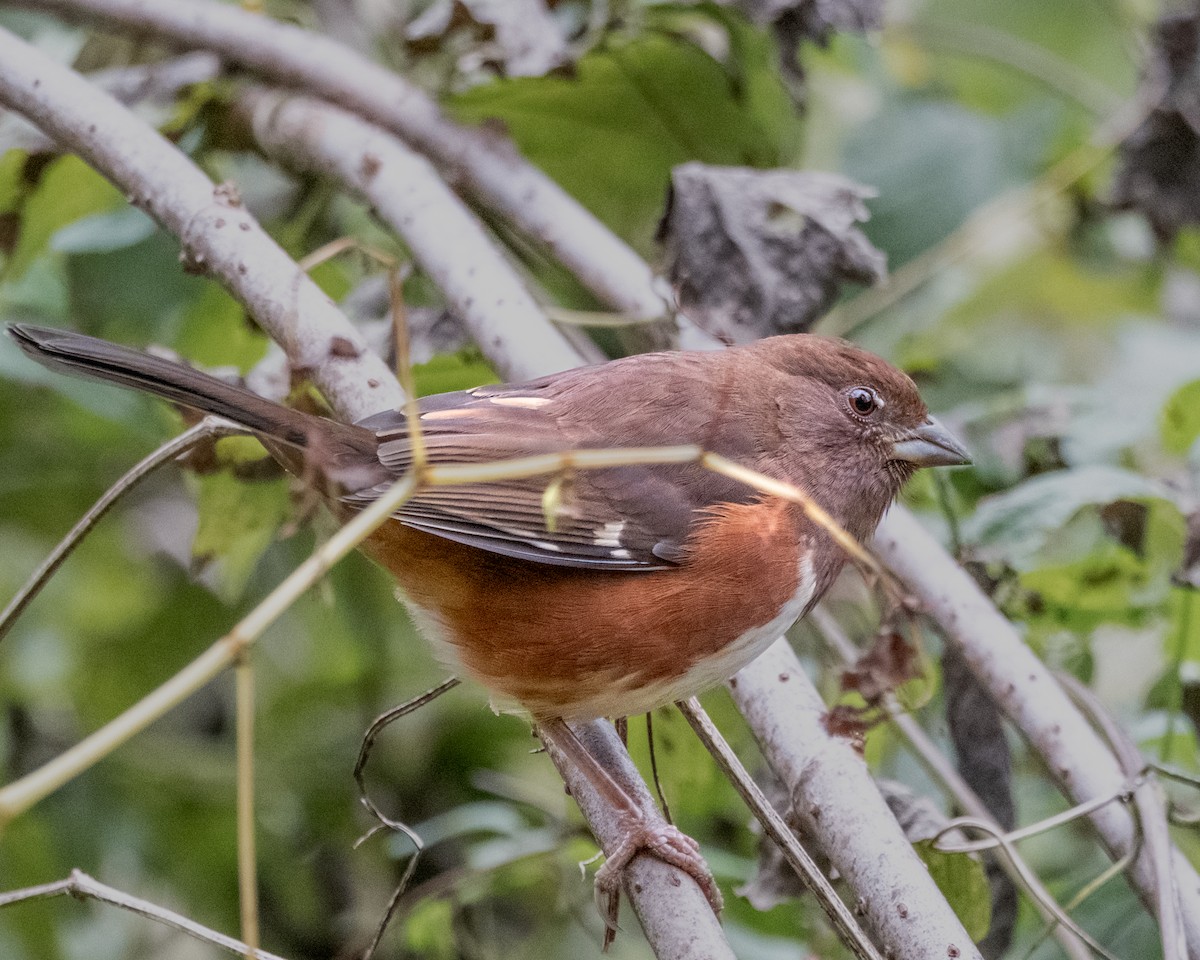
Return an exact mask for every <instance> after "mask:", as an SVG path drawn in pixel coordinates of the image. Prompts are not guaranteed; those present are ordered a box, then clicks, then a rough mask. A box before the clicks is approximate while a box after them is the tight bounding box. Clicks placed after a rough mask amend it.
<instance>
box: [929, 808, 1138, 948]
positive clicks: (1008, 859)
mask: <svg viewBox="0 0 1200 960" xmlns="http://www.w3.org/2000/svg"><path fill="white" fill-rule="evenodd" d="M962 830H978V831H979V832H980V833H986V834H988V835H989V836H990V837H991V840H989V841H985V843H986V844H987V846H984V847H982V848H981V849H985V850H999V851H1000V852H1001V854H1002V857H1001V859H1002V861H1003V862H1005V863H1007V864H1008V865H1009V866H1010V867H1011V868H1012V869H1013V870H1015V871H1016V872H1017V873H1018V874H1019V875H1020V883H1021V885H1022V886H1024V887H1026V888H1032V887H1034V886H1036V885H1038V879H1037V876H1036V875H1035V874H1034V872H1033V871H1032V870H1031V869H1030V868H1029V865H1028V864H1027V863H1025V860H1024V859H1023V858H1022V857H1021V855H1020V854H1019V853H1018V852H1017V848H1016V845H1015V842H1014V837H1013V835H1012V834H1006V833H1004V831H1003V830H1000V829H999V828H998V827H997V825H996V824H995V822H994V821H992V820H990V819H989V820H980V819H977V818H976V817H956V818H955V819H954V820H951V821H950V822H949V823H947V824H946V825H945V826H944V827H943V828H942V829H941V830H939V831H938V832H937V833H936V834H934V836H933V843H934V845H935V847H936V848H937V849H938V850H941V851H942V852H943V853H959V854H962V855H964V856H965V855H966V852H965V850H964V846H963V845H962V844H959V843H951V844H943V843H941V839H942V837H944V836H945V835H946V834H948V833H951V832H959V831H962ZM1106 872H1107V871H1106ZM1041 906H1043V907H1045V908H1047V909H1049V910H1050V911H1051V914H1050V917H1049V918H1048V919H1049V922H1048V923H1047V926H1046V934H1047V935H1048V934H1050V933H1052V932H1054V931H1056V930H1058V929H1059V928H1060V927H1061V928H1062V929H1063V930H1065V931H1068V932H1070V933H1071V934H1072V935H1073V936H1075V937H1078V938H1079V939H1080V940H1082V941H1083V942H1084V943H1085V944H1087V946H1088V948H1089V949H1091V950H1093V951H1095V952H1096V953H1098V954H1099V955H1100V956H1102V957H1104V958H1105V960H1117V958H1116V957H1115V956H1113V955H1112V954H1111V953H1109V952H1108V951H1107V950H1106V949H1104V947H1103V946H1101V945H1100V943H1099V942H1097V941H1096V939H1095V938H1094V937H1092V935H1091V934H1089V933H1088V932H1087V931H1086V930H1084V929H1083V928H1082V927H1081V926H1079V924H1077V923H1076V922H1075V921H1074V920H1073V919H1072V918H1071V915H1070V914H1069V913H1067V912H1066V910H1064V909H1063V908H1062V907H1060V906H1059V905H1058V904H1057V903H1055V902H1053V901H1051V902H1049V903H1043V904H1041Z"/></svg>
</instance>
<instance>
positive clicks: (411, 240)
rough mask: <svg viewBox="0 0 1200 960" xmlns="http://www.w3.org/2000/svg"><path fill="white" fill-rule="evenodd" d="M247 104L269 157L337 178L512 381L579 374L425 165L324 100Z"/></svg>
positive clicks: (255, 96) (242, 100) (264, 97)
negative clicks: (393, 235)
mask: <svg viewBox="0 0 1200 960" xmlns="http://www.w3.org/2000/svg"><path fill="white" fill-rule="evenodd" d="M238 103H239V106H240V109H241V111H242V112H243V113H244V114H245V116H246V119H247V121H248V123H249V126H250V128H251V129H252V131H253V133H254V137H255V140H256V141H257V142H258V144H259V145H260V146H261V147H262V148H263V150H264V151H265V152H266V153H267V154H268V155H269V156H271V157H272V158H273V159H275V160H277V161H279V162H280V163H282V164H283V165H284V166H287V167H290V168H291V169H293V170H297V171H300V172H304V173H321V174H324V175H326V176H329V177H332V178H334V179H335V180H337V181H338V182H339V183H340V184H341V185H342V186H344V187H345V188H346V189H348V190H350V191H351V192H352V193H356V194H358V195H359V196H360V197H362V198H363V199H365V200H366V201H367V202H368V203H369V204H370V205H371V207H372V209H374V210H375V211H376V213H377V214H378V216H379V217H380V219H382V220H383V221H385V222H386V223H387V224H388V225H389V226H390V227H392V229H394V230H395V231H396V232H397V233H398V234H399V235H400V236H401V237H403V238H404V242H405V243H406V244H407V245H408V247H409V249H410V250H411V251H412V253H413V257H414V258H415V259H416V261H417V263H418V264H419V265H420V266H421V268H422V269H423V270H424V271H425V272H426V273H428V274H429V276H430V277H431V278H432V279H433V281H434V282H435V283H436V284H437V285H438V287H439V288H440V289H441V290H442V291H443V292H444V293H445V295H446V297H447V300H448V301H449V304H450V307H451V308H452V309H453V310H454V312H455V313H456V314H457V315H458V316H459V317H461V318H462V319H463V321H464V322H465V323H466V325H467V327H468V329H469V330H470V331H471V336H472V337H473V338H474V339H475V342H476V343H477V344H478V345H479V347H480V349H481V350H482V351H483V353H484V355H485V356H486V357H487V358H488V360H489V361H490V362H491V364H492V366H494V367H495V368H496V369H497V370H498V371H500V373H501V375H502V376H504V377H505V379H514V380H527V379H532V378H534V377H539V376H542V375H544V374H547V373H556V372H558V371H559V370H565V369H568V368H570V367H574V366H577V365H578V363H579V354H578V352H577V351H576V350H575V349H574V348H572V346H571V345H570V344H569V343H568V342H567V341H566V339H565V338H564V337H563V335H562V334H561V333H560V332H559V330H558V328H557V327H555V326H554V325H553V324H552V323H550V321H549V320H548V319H547V318H546V316H545V314H544V313H543V312H542V310H541V308H540V307H539V306H538V305H537V303H535V302H534V300H533V298H532V297H531V296H530V295H529V292H528V291H527V290H526V289H525V287H524V285H523V284H522V283H521V280H520V278H519V277H518V276H517V275H516V273H515V271H514V270H513V268H512V267H511V266H510V265H509V263H508V261H507V260H505V258H504V257H503V256H502V255H501V254H500V252H499V250H497V248H496V245H495V244H494V243H493V242H492V241H491V239H490V238H489V237H488V235H487V233H486V232H485V231H484V228H483V226H482V225H481V224H480V223H479V221H478V220H477V219H475V216H474V215H473V214H472V213H471V212H470V211H469V210H468V209H467V208H466V206H465V205H464V204H463V203H462V201H461V200H459V199H458V197H457V196H455V195H454V193H452V192H451V191H450V189H449V188H448V187H447V186H446V185H445V183H443V182H442V179H441V178H440V177H439V176H438V174H437V171H435V170H434V169H433V167H432V165H431V164H430V163H429V161H428V160H426V159H425V158H424V157H423V156H421V155H420V154H418V153H416V152H415V151H413V150H412V149H411V148H410V147H408V146H407V145H405V144H404V143H402V142H401V141H399V140H397V139H396V138H395V137H393V136H392V135H390V134H388V133H386V132H384V131H382V130H380V129H379V128H377V127H372V126H371V125H370V124H368V123H366V122H365V121H363V120H360V119H359V118H358V117H356V116H355V115H354V114H351V113H347V112H346V111H345V110H342V109H340V108H339V107H333V106H330V105H329V104H327V103H324V102H322V101H320V100H313V99H311V98H309V97H294V96H286V95H280V94H275V93H271V92H269V91H266V90H263V89H262V88H250V89H249V90H246V91H244V92H243V93H242V94H241V96H240V97H239V99H238ZM512 344H520V345H521V347H522V349H517V350H514V349H512Z"/></svg>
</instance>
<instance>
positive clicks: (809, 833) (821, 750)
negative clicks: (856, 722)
mask: <svg viewBox="0 0 1200 960" xmlns="http://www.w3.org/2000/svg"><path fill="white" fill-rule="evenodd" d="M729 689H730V692H731V693H732V694H733V698H734V700H735V701H736V703H737V705H738V709H739V710H741V711H742V713H743V714H744V715H745V717H746V721H747V722H748V723H749V724H750V726H751V728H752V729H753V731H754V736H755V738H756V739H757V740H758V743H759V746H760V747H761V748H762V751H763V755H764V756H765V757H766V758H767V762H768V763H769V764H770V765H771V768H772V769H773V770H774V771H775V773H776V774H777V775H778V776H779V779H780V780H782V781H783V783H784V785H785V786H786V787H787V789H788V792H789V794H790V795H791V797H792V808H793V810H794V812H795V814H796V816H797V817H798V818H799V821H800V822H801V823H802V824H803V827H804V835H805V838H806V839H812V840H815V841H816V842H817V843H818V844H820V846H821V849H822V851H823V852H824V854H825V856H826V857H828V858H829V860H830V862H831V863H832V864H833V865H834V866H835V867H837V870H838V873H840V874H841V875H842V877H843V878H844V880H845V881H846V883H848V884H849V886H850V888H851V889H852V890H853V891H854V895H855V897H856V898H857V901H858V902H857V909H858V910H859V911H860V912H861V913H862V914H863V915H864V916H865V917H866V919H867V923H868V925H869V926H870V928H871V930H872V931H873V932H874V934H875V936H876V938H877V942H878V943H879V945H880V948H881V949H882V951H883V954H884V956H895V957H967V958H969V957H974V958H977V960H978V958H979V956H980V955H979V951H978V950H976V949H975V945H974V944H973V943H972V942H971V938H970V937H969V936H968V935H967V932H966V930H964V929H963V926H962V924H961V923H960V922H959V920H958V917H956V916H955V915H954V911H953V910H951V909H950V905H949V904H948V903H947V902H946V899H945V897H943V896H942V894H941V892H940V891H939V890H938V888H937V885H936V884H934V882H933V880H932V879H931V878H930V876H929V871H928V869H926V867H925V865H924V864H923V863H922V862H921V860H920V858H919V857H918V856H917V855H916V853H915V851H914V850H913V848H912V844H911V843H909V842H908V839H907V838H906V837H905V836H904V831H903V830H901V829H900V825H899V824H898V823H896V818H895V817H894V816H893V815H892V813H891V811H890V810H889V809H888V806H887V803H886V802H885V801H884V799H883V797H882V796H880V794H879V790H878V789H877V788H876V786H875V782H874V781H873V780H872V779H871V776H870V774H869V773H868V771H867V767H866V764H865V763H864V762H863V759H862V757H860V756H859V755H858V754H856V753H855V752H854V750H853V749H852V748H851V747H850V745H849V744H848V743H847V742H846V741H845V740H842V739H839V738H837V737H831V736H830V735H829V733H828V731H826V729H825V725H824V723H823V722H822V721H823V718H824V716H825V713H826V709H827V708H826V706H825V701H824V700H822V699H821V695H820V694H819V693H818V692H817V690H816V688H815V687H814V686H813V685H812V682H811V681H810V680H809V679H808V675H807V674H806V673H805V672H804V668H803V667H802V666H801V664H800V661H799V659H798V658H797V657H796V654H795V653H793V652H792V648H791V647H790V646H788V644H787V642H786V641H785V640H782V639H781V640H780V641H778V642H776V643H775V644H773V645H772V646H770V647H768V648H767V651H766V652H765V653H763V654H762V655H761V656H759V658H758V659H757V660H755V661H754V662H753V663H751V664H749V665H747V666H745V667H743V668H742V669H741V671H740V672H739V673H738V674H737V676H735V677H734V678H733V679H732V680H730V681H729Z"/></svg>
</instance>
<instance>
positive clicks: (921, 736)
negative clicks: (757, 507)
mask: <svg viewBox="0 0 1200 960" xmlns="http://www.w3.org/2000/svg"><path fill="white" fill-rule="evenodd" d="M808 616H809V620H810V621H811V622H812V624H813V625H814V626H815V627H816V628H817V631H818V632H819V633H820V634H821V637H822V639H823V640H824V641H825V643H826V644H827V645H828V646H829V647H830V648H831V649H833V650H834V651H835V652H836V653H837V655H838V656H839V657H840V658H841V660H842V662H843V663H844V664H845V665H846V666H847V667H849V666H852V665H853V664H854V661H855V660H856V659H857V651H856V649H855V647H854V645H853V644H852V643H851V642H850V638H849V637H847V636H846V634H845V631H843V630H842V627H841V624H839V623H838V622H837V620H836V619H834V617H833V615H832V614H831V613H830V612H829V611H828V610H827V609H826V608H825V606H824V605H823V604H817V606H816V607H815V608H814V609H813V610H812V612H811V613H809V615H808ZM882 704H883V710H884V712H885V713H886V714H887V717H888V721H889V722H890V723H891V724H892V726H893V727H895V729H896V732H897V733H899V734H900V737H901V738H902V739H903V740H904V742H905V743H907V744H908V747H909V749H910V750H911V751H912V752H913V754H914V755H915V756H916V758H917V759H918V760H919V761H920V763H921V765H922V766H923V767H924V768H925V771H926V772H927V773H928V774H929V775H930V776H931V777H932V778H933V779H934V781H935V782H936V783H938V785H939V786H941V788H942V789H943V790H944V791H945V792H946V794H947V795H948V796H949V797H950V798H951V799H952V800H953V802H954V804H955V805H956V806H957V807H958V809H959V810H964V811H966V813H967V814H968V816H969V817H971V818H973V820H974V821H975V823H976V824H983V825H984V827H985V828H986V829H987V830H988V831H989V832H990V833H991V834H992V835H993V836H1000V835H1002V834H1003V833H1004V830H1003V828H1002V827H1001V826H1000V825H999V824H998V823H996V821H995V818H994V817H993V816H992V814H991V811H989V810H988V808H987V807H986V806H985V805H984V803H983V801H982V800H980V799H979V797H978V796H977V795H976V794H975V791H974V790H972V789H971V787H970V785H969V784H968V783H967V782H966V781H965V780H963V778H962V777H961V776H960V775H959V773H958V771H957V770H955V769H954V765H953V764H952V763H950V761H949V760H948V759H947V758H946V756H945V754H943V753H942V752H941V751H940V750H939V749H938V747H937V745H936V744H935V743H934V742H933V741H932V740H931V739H930V738H929V736H928V734H926V733H925V731H924V729H922V727H921V725H920V724H919V723H918V722H917V721H916V719H915V718H913V717H912V716H910V715H909V714H908V713H906V712H905V711H904V709H903V708H902V707H901V706H900V704H899V703H898V702H897V700H896V697H895V695H894V694H889V695H887V696H885V697H884V698H883V701H882ZM1004 849H1005V853H1006V856H1004V857H1002V858H1000V860H999V863H1000V865H1001V867H1002V868H1003V869H1004V871H1005V873H1007V874H1008V876H1009V878H1010V879H1011V880H1012V881H1013V882H1014V883H1016V884H1017V885H1018V886H1021V887H1024V888H1025V889H1026V890H1027V891H1028V893H1029V896H1030V898H1031V899H1032V900H1033V902H1034V905H1035V906H1036V907H1037V908H1038V912H1039V913H1040V914H1041V915H1042V918H1043V919H1044V920H1046V921H1047V923H1050V924H1055V927H1054V937H1055V939H1056V940H1057V941H1058V944H1059V946H1060V947H1061V948H1062V950H1063V952H1064V953H1065V954H1066V955H1067V957H1069V958H1070V960H1090V958H1091V954H1090V953H1089V952H1088V948H1087V945H1086V944H1085V943H1083V942H1082V941H1081V940H1080V939H1079V938H1078V937H1077V936H1075V934H1074V933H1072V932H1071V924H1069V923H1067V924H1062V923H1061V921H1060V920H1059V916H1060V915H1061V914H1063V913H1064V911H1063V908H1062V906H1061V905H1060V904H1059V903H1058V902H1057V901H1056V900H1055V899H1054V895H1053V894H1052V893H1051V892H1050V891H1049V890H1047V889H1046V886H1045V884H1043V883H1042V881H1041V879H1040V878H1039V877H1038V875H1037V874H1036V873H1035V872H1034V871H1033V869H1032V868H1031V867H1029V866H1028V865H1027V864H1026V863H1025V860H1024V858H1023V857H1021V855H1020V853H1019V852H1018V851H1017V849H1016V847H1015V846H1013V845H1011V844H1010V845H1009V846H1007V847H1005V848H1004Z"/></svg>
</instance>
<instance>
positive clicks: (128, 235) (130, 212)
mask: <svg viewBox="0 0 1200 960" xmlns="http://www.w3.org/2000/svg"><path fill="white" fill-rule="evenodd" d="M156 229H157V226H156V225H155V223H154V221H153V220H151V219H150V217H149V215H148V214H145V213H143V212H142V211H141V210H139V209H138V208H137V207H119V208H118V209H116V210H110V211H108V212H106V213H97V214H93V215H92V216H90V217H83V218H82V219H80V220H76V221H75V222H74V223H68V224H67V225H66V226H65V227H63V228H62V229H61V230H59V231H57V232H56V233H55V234H54V236H52V237H51V238H50V249H52V250H57V251H58V252H59V253H108V252H110V251H112V250H122V249H124V248H125V247H132V246H133V245H134V244H137V243H141V242H142V241H143V240H145V239H146V238H147V237H149V236H150V235H151V234H152V233H154V231H155V230H156Z"/></svg>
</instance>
